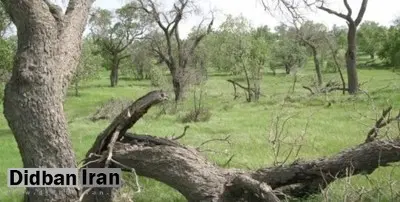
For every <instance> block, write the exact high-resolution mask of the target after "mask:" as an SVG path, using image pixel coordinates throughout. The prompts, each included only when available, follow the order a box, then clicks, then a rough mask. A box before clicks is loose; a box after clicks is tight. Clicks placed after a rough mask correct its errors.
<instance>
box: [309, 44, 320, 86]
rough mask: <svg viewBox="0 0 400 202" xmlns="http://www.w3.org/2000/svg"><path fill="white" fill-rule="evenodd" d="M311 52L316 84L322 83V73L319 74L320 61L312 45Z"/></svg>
mask: <svg viewBox="0 0 400 202" xmlns="http://www.w3.org/2000/svg"><path fill="white" fill-rule="evenodd" d="M310 47H311V50H312V54H313V59H314V65H315V73H316V74H317V79H318V86H321V85H322V74H321V66H320V61H319V60H318V52H317V49H316V48H315V47H314V46H310Z"/></svg>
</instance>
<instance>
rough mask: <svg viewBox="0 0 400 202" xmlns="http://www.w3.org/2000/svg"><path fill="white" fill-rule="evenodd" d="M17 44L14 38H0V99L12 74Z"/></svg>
mask: <svg viewBox="0 0 400 202" xmlns="http://www.w3.org/2000/svg"><path fill="white" fill-rule="evenodd" d="M16 46H17V43H16V40H14V38H12V37H11V38H8V39H3V38H0V91H1V93H0V100H3V95H4V94H3V91H4V85H5V83H6V82H7V81H8V79H9V78H10V76H11V71H12V68H13V62H14V55H15V51H16Z"/></svg>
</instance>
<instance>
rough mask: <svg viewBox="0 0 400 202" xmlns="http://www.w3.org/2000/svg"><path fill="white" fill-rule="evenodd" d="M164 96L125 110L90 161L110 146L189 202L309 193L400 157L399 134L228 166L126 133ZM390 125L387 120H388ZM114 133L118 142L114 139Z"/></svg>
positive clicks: (120, 160)
mask: <svg viewBox="0 0 400 202" xmlns="http://www.w3.org/2000/svg"><path fill="white" fill-rule="evenodd" d="M166 97H167V96H166V95H165V94H164V93H163V92H162V91H153V92H150V93H149V94H147V95H146V96H143V97H141V98H140V99H138V100H137V101H135V103H133V104H132V105H131V106H129V107H128V108H127V109H125V110H123V112H122V113H121V114H120V115H119V116H118V117H117V118H115V119H114V121H113V122H112V123H111V124H110V126H109V127H108V128H107V129H106V130H105V131H104V132H103V133H101V134H100V135H99V136H98V138H97V139H96V141H95V144H94V145H93V147H92V148H91V149H90V150H89V151H88V154H87V156H91V155H90V154H91V153H94V155H92V156H93V158H97V159H101V161H102V163H92V164H89V165H88V166H90V167H94V166H97V167H104V166H105V165H104V160H105V157H107V155H108V152H109V150H110V149H112V158H111V160H110V162H111V163H110V166H112V167H119V168H121V169H122V170H123V171H129V172H132V169H134V171H135V173H137V174H138V175H140V176H145V177H149V178H153V179H155V180H158V181H160V182H163V183H165V184H167V185H169V186H171V187H172V188H174V189H176V190H177V191H179V192H180V193H181V194H182V195H183V196H185V197H186V199H187V200H188V201H279V199H278V198H277V197H280V198H284V197H307V196H310V195H311V194H315V193H319V192H320V191H321V189H324V188H325V187H326V186H328V185H329V184H330V183H332V182H333V181H335V180H337V179H339V178H343V177H347V176H348V175H357V174H371V173H372V172H373V171H375V170H376V169H377V168H379V167H380V166H389V165H390V163H393V162H398V161H400V139H395V140H387V141H380V140H375V141H372V142H367V143H364V144H361V145H358V146H355V147H353V148H350V149H346V150H343V151H341V152H339V153H338V154H336V155H333V156H331V157H328V158H324V159H317V160H313V161H297V162H294V163H292V164H290V165H281V166H275V167H267V168H261V169H258V170H256V171H242V170H238V169H224V168H221V167H218V166H217V165H215V164H213V163H210V162H209V161H207V159H206V158H204V157H203V156H202V154H201V153H200V152H199V151H198V150H196V149H195V148H191V147H185V146H183V145H181V144H179V143H177V142H176V141H174V140H169V139H166V138H160V137H154V136H150V135H138V134H129V133H126V131H127V129H129V128H130V127H132V126H133V124H134V123H135V122H137V121H138V120H139V118H140V117H142V116H143V114H145V113H146V111H147V110H148V109H149V108H150V107H151V106H152V105H154V104H156V103H159V102H161V101H162V100H165V99H166ZM383 123H384V122H383V121H382V122H381V125H383ZM386 124H389V123H388V122H387V121H386ZM116 131H119V135H118V138H115V137H116V136H117V135H114V134H115V133H116ZM113 137H114V140H115V141H114V140H113V141H112V140H111V139H112V138H113ZM228 138H229V136H228V137H227V138H225V139H219V140H221V141H227V140H228ZM215 140H217V139H215ZM211 141H213V140H209V141H206V142H204V143H202V144H201V145H204V144H206V143H207V142H211ZM217 141H218V140H217ZM110 144H113V146H110ZM90 160H91V159H90V158H88V159H87V160H86V162H88V161H90ZM97 162H98V161H97ZM96 189H98V188H96ZM100 190H102V191H103V193H104V196H96V199H97V201H107V200H106V199H108V197H109V195H111V193H112V189H110V188H100ZM90 197H94V196H93V195H90V193H89V194H87V196H85V197H84V200H83V201H90V199H91V198H90ZM99 197H100V200H99ZM102 197H104V198H106V199H102ZM85 198H86V199H87V200H85ZM92 199H93V198H92Z"/></svg>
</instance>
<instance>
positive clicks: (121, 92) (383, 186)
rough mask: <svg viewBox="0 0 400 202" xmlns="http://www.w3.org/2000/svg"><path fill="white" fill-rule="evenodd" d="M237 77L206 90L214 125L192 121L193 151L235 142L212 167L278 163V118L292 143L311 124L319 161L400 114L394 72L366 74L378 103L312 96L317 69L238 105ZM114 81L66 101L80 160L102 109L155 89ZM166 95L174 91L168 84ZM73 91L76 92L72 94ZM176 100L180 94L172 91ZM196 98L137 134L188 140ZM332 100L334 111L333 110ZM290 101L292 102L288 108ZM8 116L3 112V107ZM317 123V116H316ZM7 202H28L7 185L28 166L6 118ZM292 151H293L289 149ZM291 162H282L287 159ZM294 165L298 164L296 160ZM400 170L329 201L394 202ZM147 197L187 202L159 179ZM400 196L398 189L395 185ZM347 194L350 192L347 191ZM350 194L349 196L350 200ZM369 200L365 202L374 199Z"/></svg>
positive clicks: (308, 149) (3, 188) (265, 87)
mask: <svg viewBox="0 0 400 202" xmlns="http://www.w3.org/2000/svg"><path fill="white" fill-rule="evenodd" d="M323 76H324V81H328V80H330V79H335V80H338V81H339V78H338V76H337V74H324V75H323ZM228 78H231V77H230V76H224V75H221V74H211V76H210V77H209V80H208V81H207V83H206V84H205V85H206V87H205V89H206V90H205V97H204V98H205V101H204V105H205V106H206V107H208V108H209V109H210V110H211V113H212V116H211V119H210V120H209V121H207V122H202V123H190V124H189V125H190V126H191V127H190V129H189V130H188V132H187V135H186V136H185V137H184V138H183V139H181V140H180V141H181V142H182V143H184V144H187V145H192V146H198V145H199V144H200V143H201V142H203V141H204V140H206V139H211V138H224V137H226V136H227V135H230V136H231V145H230V146H229V145H227V144H225V143H221V142H215V143H212V144H209V145H207V146H206V147H207V148H210V149H213V150H217V151H221V152H220V153H211V152H208V153H205V155H207V157H208V158H209V159H210V161H213V162H215V163H217V164H223V163H224V162H225V161H226V160H227V159H228V158H229V157H230V156H231V155H232V154H234V155H235V157H234V158H233V160H232V161H231V163H230V165H229V166H230V167H237V168H242V169H248V168H250V169H256V168H260V167H265V166H268V165H271V163H272V162H273V159H274V155H273V151H272V146H271V145H270V144H269V143H268V137H269V133H270V129H271V128H272V127H271V123H273V120H274V117H275V116H276V115H277V114H279V113H280V114H283V115H284V116H289V115H294V117H293V118H292V119H291V120H290V121H289V122H288V124H287V139H286V141H294V140H296V138H298V137H299V135H300V134H301V133H302V131H303V130H304V129H305V125H306V123H307V121H308V120H309V119H310V124H309V127H308V129H307V132H306V135H305V139H304V140H303V142H302V144H303V147H302V150H301V151H300V154H299V157H301V159H314V158H317V157H323V156H329V155H332V154H335V153H337V152H339V151H340V150H342V149H344V148H346V147H350V146H354V145H357V144H359V143H361V142H362V141H363V140H364V139H365V137H366V132H367V131H368V130H369V129H370V127H371V126H372V124H373V123H374V120H372V118H375V117H376V116H377V115H379V114H380V110H381V109H382V108H384V107H386V106H388V105H389V104H390V105H393V107H395V109H399V108H400V102H399V101H400V82H399V81H400V76H399V75H397V74H394V73H392V72H391V71H389V70H374V69H362V70H359V78H360V82H361V83H363V82H366V83H365V84H364V85H363V89H365V90H366V91H368V93H369V95H370V96H371V99H368V96H366V95H358V96H356V97H353V96H348V95H345V96H343V95H341V92H336V93H332V94H329V95H327V96H309V94H308V92H307V91H306V90H305V89H303V88H302V87H301V86H302V85H303V84H304V85H309V83H310V82H311V81H312V80H313V79H314V74H313V69H312V64H311V63H310V64H309V66H308V67H307V69H304V70H301V71H300V72H299V79H298V83H297V84H296V90H295V93H293V94H290V95H289V96H290V98H286V102H285V103H284V102H283V100H284V99H285V97H287V96H288V94H287V92H288V90H289V89H290V88H291V86H292V79H293V78H292V77H291V76H285V75H277V76H275V77H274V76H272V75H265V76H264V78H263V83H262V93H263V94H264V95H265V96H263V97H261V100H260V101H259V102H258V103H246V102H245V101H244V97H243V95H242V97H240V98H239V99H237V100H235V101H234V100H233V95H232V94H233V89H232V86H231V84H230V83H228V82H226V81H225V80H226V79H228ZM108 83H109V82H108V75H107V73H106V72H104V74H103V76H102V77H101V78H100V79H98V80H96V81H90V82H87V83H84V84H83V86H82V89H81V96H79V97H74V96H69V97H68V99H67V101H66V103H65V111H66V114H67V117H68V120H69V121H71V123H70V125H69V130H70V134H71V139H72V141H73V145H74V149H75V151H76V155H77V157H78V159H79V160H80V159H82V158H83V156H84V154H85V153H86V151H87V150H88V148H89V147H90V145H91V144H92V143H93V141H94V139H95V138H96V136H97V134H99V132H101V131H102V130H103V129H104V128H105V127H106V125H107V124H108V122H107V121H99V122H96V123H93V122H91V121H89V120H88V119H87V117H88V116H89V115H91V114H92V113H93V112H94V111H95V110H96V108H97V107H98V106H99V105H100V104H101V103H103V102H105V101H107V100H108V99H110V98H111V97H123V98H129V99H136V98H138V97H140V96H142V95H144V94H145V93H147V92H148V91H150V90H153V89H155V88H154V87H151V86H150V82H149V81H132V80H131V81H129V80H121V81H120V83H119V86H118V87H116V88H110V87H108ZM166 89H170V86H169V85H168V86H167V87H166ZM72 92H73V91H72V90H71V94H72ZM171 96H172V93H171ZM192 97H193V96H192V94H191V93H190V92H189V93H188V100H187V101H186V103H185V104H184V106H182V109H181V110H180V111H179V112H178V113H177V114H175V115H164V116H160V117H158V118H156V115H157V113H158V112H159V111H160V107H155V108H153V109H151V110H150V111H149V112H148V114H147V115H146V116H145V117H144V118H143V119H142V120H140V121H139V122H138V123H136V125H135V126H134V128H133V129H132V130H134V131H135V132H138V133H148V134H152V135H156V136H167V135H168V136H170V135H172V134H180V133H181V132H182V130H183V127H184V125H185V124H182V123H180V122H179V117H181V116H182V115H183V114H185V113H187V112H188V110H189V109H190V107H191V106H192V103H191V99H192ZM328 101H330V102H332V103H333V104H332V106H331V107H329V108H327V107H326V105H327V103H328ZM283 103H284V104H283ZM1 111H2V107H1ZM310 117H311V118H310ZM0 142H1V147H0V153H1V155H0V201H3V202H4V201H9V202H11V201H21V199H22V194H21V193H22V192H15V193H14V194H13V195H9V194H8V192H9V188H7V185H6V170H7V168H11V167H22V163H21V159H20V157H19V152H18V148H17V145H16V142H15V140H14V138H13V136H12V134H11V132H10V130H9V128H8V126H7V123H6V120H5V118H4V117H3V116H0ZM283 148H284V149H285V148H287V146H283ZM284 157H285V155H284V154H282V155H281V156H280V160H282V159H283V158H284ZM290 160H293V158H291V159H290ZM399 177H400V172H399V171H398V170H397V169H395V170H393V171H392V168H380V169H378V170H377V171H376V172H374V173H373V174H372V175H370V176H369V178H366V177H365V176H356V177H353V178H351V180H350V182H351V183H349V180H348V179H347V180H346V179H343V180H339V181H337V182H335V183H333V184H332V185H330V186H329V188H328V195H329V197H330V198H331V199H332V201H336V199H337V200H344V199H346V197H347V200H350V201H352V199H353V198H351V197H353V196H352V195H351V194H355V193H361V192H363V191H364V192H365V194H364V196H365V197H367V198H369V200H370V201H377V200H378V199H381V201H387V200H389V198H390V196H389V193H390V192H389V186H388V184H387V181H391V182H396V181H395V180H389V178H390V179H392V178H393V179H398V178H399ZM140 184H141V185H142V186H143V191H142V192H141V193H139V194H135V195H133V198H134V199H135V201H141V202H144V201H149V202H150V201H152V202H157V201H160V202H161V201H185V200H184V198H183V197H182V196H181V195H180V194H179V193H178V192H176V191H174V190H173V189H171V188H169V187H167V186H166V185H164V184H162V183H158V182H156V181H154V180H151V179H146V178H140ZM393 186H394V187H395V190H400V189H399V188H400V187H399V185H398V184H394V185H393ZM344 190H346V192H345V191H344ZM344 193H347V194H348V196H347V195H345V194H344ZM367 198H364V199H363V200H362V201H369V200H367ZM309 200H310V201H321V200H323V196H322V195H318V196H315V197H314V198H310V199H309Z"/></svg>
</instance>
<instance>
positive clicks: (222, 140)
mask: <svg viewBox="0 0 400 202" xmlns="http://www.w3.org/2000/svg"><path fill="white" fill-rule="evenodd" d="M230 137H231V136H230V135H228V136H226V137H225V138H215V139H210V140H206V141H204V142H202V143H201V144H200V145H199V146H198V147H196V149H197V150H199V149H200V147H202V146H204V145H206V144H208V143H210V142H217V141H219V142H227V143H228V144H229V145H230V144H231V142H230V141H229V138H230Z"/></svg>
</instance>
